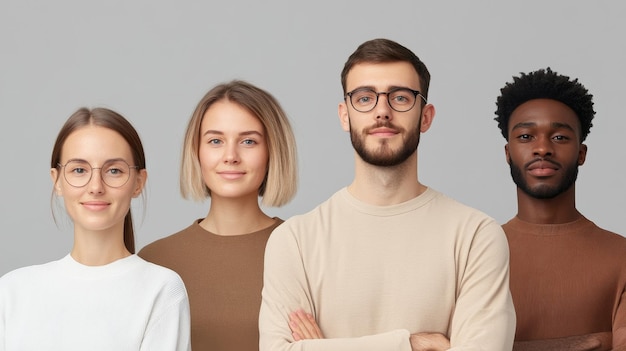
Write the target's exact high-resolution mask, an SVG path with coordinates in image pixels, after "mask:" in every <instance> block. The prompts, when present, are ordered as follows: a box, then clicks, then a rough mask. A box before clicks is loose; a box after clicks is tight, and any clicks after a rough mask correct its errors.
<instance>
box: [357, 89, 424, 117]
mask: <svg viewBox="0 0 626 351" xmlns="http://www.w3.org/2000/svg"><path fill="white" fill-rule="evenodd" d="M382 94H385V95H387V103H388V104H389V107H391V108H392V109H393V110H394V111H398V112H406V111H409V110H410V109H412V108H413V106H415V102H416V101H417V97H418V96H419V97H420V98H422V100H424V103H426V102H427V101H426V98H425V97H424V95H422V94H421V93H420V92H419V91H418V90H413V89H409V88H393V89H391V90H389V91H381V92H376V91H374V90H373V89H370V88H358V89H355V90H353V91H350V92H348V93H346V96H347V97H348V98H349V99H350V104H352V107H354V109H355V110H357V111H359V112H370V111H371V110H373V109H374V107H376V105H377V104H378V97H379V96H380V95H382Z"/></svg>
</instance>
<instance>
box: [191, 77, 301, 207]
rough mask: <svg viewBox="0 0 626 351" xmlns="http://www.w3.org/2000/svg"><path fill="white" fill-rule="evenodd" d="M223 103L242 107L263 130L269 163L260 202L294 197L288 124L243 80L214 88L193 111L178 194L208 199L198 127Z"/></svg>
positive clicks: (293, 151) (270, 100)
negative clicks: (253, 117)
mask: <svg viewBox="0 0 626 351" xmlns="http://www.w3.org/2000/svg"><path fill="white" fill-rule="evenodd" d="M222 100H226V101H229V102H232V103H235V104H237V105H239V106H241V107H243V108H245V109H246V110H248V111H249V112H250V113H252V114H253V115H254V116H256V117H257V118H258V119H259V120H260V121H261V123H262V124H263V127H264V128H265V132H266V139H267V140H266V141H267V148H268V153H269V161H268V167H267V173H266V174H265V179H264V180H263V183H261V186H260V187H259V196H262V197H263V199H262V201H261V203H262V204H263V205H265V206H273V207H280V206H282V205H284V204H286V203H288V202H289V201H291V199H292V198H293V197H294V195H295V194H296V191H297V180H298V174H297V173H298V172H297V168H298V164H297V158H296V141H295V137H294V135H293V131H292V129H291V124H290V123H289V119H288V118H287V115H286V114H285V112H284V111H283V109H282V107H281V106H280V104H279V103H278V101H277V100H276V99H275V98H274V97H273V96H272V95H271V94H270V93H268V92H267V91H265V90H263V89H260V88H258V87H256V86H254V85H252V84H250V83H248V82H246V81H242V80H233V81H230V82H227V83H222V84H219V85H217V86H215V87H214V88H213V89H211V90H210V91H209V92H208V93H206V95H204V97H203V98H202V99H201V100H200V102H199V103H198V105H197V106H196V109H195V110H194V111H193V114H192V115H191V119H190V120H189V124H188V125H187V132H186V133H185V140H184V142H183V154H182V162H181V166H180V192H181V194H182V196H183V198H185V199H189V200H195V201H204V200H205V199H206V198H208V197H210V196H211V189H209V188H208V187H207V185H206V184H205V183H204V180H203V178H202V170H201V167H200V159H199V153H198V152H199V148H200V133H201V130H200V128H201V126H202V119H203V118H204V114H205V113H206V111H207V110H208V109H209V108H210V107H211V105H213V104H214V103H216V102H218V101H222Z"/></svg>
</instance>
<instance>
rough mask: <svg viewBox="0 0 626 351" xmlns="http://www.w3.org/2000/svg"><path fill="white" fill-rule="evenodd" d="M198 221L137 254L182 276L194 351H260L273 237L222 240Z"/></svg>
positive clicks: (264, 232)
mask: <svg viewBox="0 0 626 351" xmlns="http://www.w3.org/2000/svg"><path fill="white" fill-rule="evenodd" d="M200 221H201V220H197V221H195V222H194V223H193V224H192V225H191V226H189V227H188V228H186V229H184V230H182V231H180V232H178V233H176V234H173V235H171V236H168V237H166V238H163V239H160V240H157V241H155V242H153V243H151V244H149V245H147V246H146V247H144V248H143V249H142V250H141V251H140V252H139V253H138V255H139V256H140V257H142V258H144V259H145V260H147V261H150V262H153V263H156V264H159V265H162V266H165V267H167V268H170V269H172V270H174V271H175V272H177V273H178V274H179V275H180V276H181V278H182V279H183V282H184V283H185V286H186V288H187V293H188V295H189V305H190V307H191V346H192V349H193V350H200V351H203V350H211V351H256V350H258V349H259V329H258V318H259V308H260V306H261V289H262V285H263V255H264V252H265V244H266V242H267V239H268V238H269V236H270V233H271V232H272V230H274V228H276V227H277V226H278V225H279V224H280V223H282V222H283V221H282V220H281V219H278V218H276V223H275V224H274V225H272V226H271V227H269V228H265V229H263V230H261V231H258V232H256V233H250V234H245V235H236V236H221V235H215V234H213V233H210V232H207V231H206V230H204V229H203V228H202V227H201V226H200V225H199V222H200Z"/></svg>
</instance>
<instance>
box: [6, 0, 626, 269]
mask: <svg viewBox="0 0 626 351" xmlns="http://www.w3.org/2000/svg"><path fill="white" fill-rule="evenodd" d="M625 18H626V11H625V10H624V5H623V4H622V3H621V2H619V1H535V0H533V1H517V2H507V1H430V2H426V1H374V0H361V1H335V2H334V4H332V3H331V2H330V1H307V2H300V1H223V2H217V1H212V2H209V1H199V0H198V1H176V2H175V1H154V0H139V1H119V0H108V1H85V0H56V1H44V0H41V1H33V0H0V118H2V127H1V128H2V137H1V138H0V152H1V157H0V161H1V162H2V180H1V181H0V194H1V195H2V198H1V199H2V201H0V206H1V207H0V216H1V217H0V223H1V224H2V231H1V234H0V274H3V273H6V272H7V271H9V270H11V269H14V268H17V267H20V266H24V265H29V264H36V263H42V262H46V261H49V260H53V259H57V258H59V257H62V256H63V255H65V254H66V253H67V252H69V250H70V248H71V242H72V235H71V233H72V226H71V224H70V222H69V220H68V219H67V216H61V217H60V218H59V221H58V222H59V223H58V226H57V225H55V224H54V222H53V219H52V216H51V204H50V194H51V189H52V183H51V181H50V177H49V168H48V167H49V157H50V152H51V149H52V144H53V142H54V138H55V137H56V133H57V131H58V129H59V128H60V127H61V125H62V123H63V122H64V121H65V119H66V118H67V117H68V116H69V115H70V114H71V113H72V112H74V111H75V110H76V109H77V108H78V107H80V106H88V107H94V106H105V107H109V108H112V109H114V110H116V111H118V112H120V113H122V114H123V115H124V116H126V117H127V118H128V119H130V120H131V122H132V123H133V124H134V125H135V127H136V128H137V129H138V131H139V133H140V135H141V137H142V139H143V141H144V147H145V149H146V153H147V160H148V172H149V179H148V188H147V191H148V193H147V195H148V197H147V202H146V203H144V202H143V201H141V200H139V201H136V203H134V204H133V209H134V211H135V212H134V215H135V218H136V219H137V221H136V224H137V229H138V233H137V246H138V248H141V247H143V246H144V245H145V244H147V243H149V242H151V241H153V240H155V239H157V238H160V237H163V236H166V235H168V234H171V233H173V232H175V231H178V230H180V229H182V228H185V227H186V226H188V225H189V224H190V223H191V222H192V221H193V220H194V219H196V218H200V217H203V216H204V215H205V214H206V212H207V210H208V202H205V203H194V202H190V201H184V200H182V199H181V197H180V195H179V192H178V167H179V161H180V148H181V144H182V137H183V133H184V128H185V125H186V123H187V121H188V119H189V116H190V114H191V112H192V111H193V108H194V107H195V104H196V103H197V101H198V100H199V99H200V98H201V97H202V96H203V95H204V93H205V92H206V91H207V90H208V89H209V88H211V87H212V86H213V85H215V84H217V83H220V82H223V81H225V80H230V79H233V78H240V79H246V80H248V81H250V82H252V83H254V84H257V85H259V86H261V87H262V88H265V89H267V90H268V91H270V92H271V93H273V94H274V95H275V96H276V98H277V99H278V100H279V101H280V102H281V103H282V104H283V107H284V108H285V110H286V111H287V113H288V115H289V117H290V118H291V120H292V122H293V125H294V128H295V133H296V138H297V141H298V151H299V169H300V188H299V192H298V194H297V197H296V198H295V199H294V200H293V201H292V202H291V203H290V204H288V205H286V206H285V207H283V208H280V209H275V208H269V209H267V210H268V213H269V214H271V215H277V216H280V217H282V218H287V217H289V216H291V215H293V214H297V213H302V212H305V211H308V210H309V209H311V208H312V207H314V206H315V205H317V204H318V203H320V202H322V201H323V200H325V199H326V198H328V197H329V196H330V195H331V194H332V193H334V192H335V191H336V190H338V189H339V188H341V187H342V186H344V185H346V184H348V183H349V182H350V181H351V179H352V172H353V154H352V148H351V146H350V144H349V137H348V135H347V134H346V133H344V132H343V131H342V130H341V128H340V125H339V123H338V119H337V104H338V103H339V102H340V100H341V87H340V81H339V74H340V71H341V68H342V66H343V63H344V62H345V60H346V58H347V57H348V55H349V54H350V53H351V52H352V51H353V50H354V49H355V48H356V46H357V45H358V44H360V43H361V42H363V41H365V40H368V39H372V38H376V37H387V38H390V39H393V40H396V41H398V42H400V43H402V44H404V45H405V46H407V47H409V48H411V49H412V50H414V51H415V52H416V53H417V54H418V56H420V58H422V59H423V60H424V61H425V62H426V64H427V65H428V67H429V69H430V71H431V74H432V76H433V80H432V85H431V90H430V102H432V103H433V104H434V105H435V107H436V108H437V115H436V118H435V121H434V125H433V127H432V128H431V130H430V131H428V132H427V133H426V134H425V135H423V136H422V142H421V144H420V150H419V153H420V156H419V157H420V160H419V173H420V179H421V180H422V181H423V182H424V183H425V184H427V185H429V186H432V187H434V188H436V189H438V190H440V191H442V192H444V193H446V194H448V195H450V196H452V197H454V198H456V199H458V200H460V201H462V202H464V203H466V204H469V205H471V206H474V207H477V208H479V209H481V210H483V211H485V212H486V213H488V214H490V215H491V216H493V217H494V218H496V219H497V220H498V221H499V222H504V221H506V220H508V219H509V218H510V217H511V216H513V215H514V214H515V212H516V200H515V187H514V185H513V183H512V181H511V180H510V176H509V172H508V166H507V164H506V163H505V159H504V152H503V145H504V139H503V138H502V137H501V136H500V132H499V130H498V128H497V126H496V123H495V122H494V121H493V117H494V110H495V99H496V97H497V96H498V94H499V89H500V88H501V87H502V86H503V85H504V83H505V82H507V81H510V80H511V77H512V76H513V75H517V74H518V73H519V72H521V71H524V72H526V71H530V70H535V69H538V68H543V67H546V66H550V67H552V69H554V70H556V71H557V72H559V73H563V74H567V75H570V76H572V77H578V78H580V81H581V82H582V83H583V84H584V85H585V86H586V87H587V88H588V89H589V90H590V91H591V93H592V94H593V95H594V101H595V103H596V111H597V115H596V119H595V121H594V124H595V126H594V127H593V128H592V130H591V134H590V136H589V138H588V140H587V144H588V145H589V153H588V158H587V163H586V164H585V165H584V166H583V167H582V168H581V171H580V176H579V181H578V186H577V198H578V207H579V209H580V210H581V211H582V212H583V213H584V214H585V215H586V216H587V217H588V218H590V219H592V220H594V221H595V222H596V223H598V224H599V225H601V226H603V227H605V228H607V229H609V230H612V231H615V232H618V233H621V234H626V225H625V224H624V222H622V220H623V217H624V215H625V214H626V202H625V199H626V186H625V185H624V182H623V177H624V174H625V173H626V163H625V162H624V155H625V152H624V142H623V131H624V130H625V129H626V122H625V118H624V116H623V100H624V97H625V94H626V90H625V89H624V86H623V80H624V77H625V76H626V65H625V64H624V62H626V48H625V44H624V34H626V30H625V29H626V21H625V20H624V19H625Z"/></svg>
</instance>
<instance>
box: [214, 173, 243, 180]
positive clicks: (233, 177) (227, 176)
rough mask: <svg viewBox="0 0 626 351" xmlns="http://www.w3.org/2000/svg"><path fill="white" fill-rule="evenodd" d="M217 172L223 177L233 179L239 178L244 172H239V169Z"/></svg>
mask: <svg viewBox="0 0 626 351" xmlns="http://www.w3.org/2000/svg"><path fill="white" fill-rule="evenodd" d="M217 174H219V175H220V176H221V177H222V178H224V179H229V180H234V179H239V178H241V177H243V176H244V175H245V174H246V173H245V172H239V171H224V172H217Z"/></svg>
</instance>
